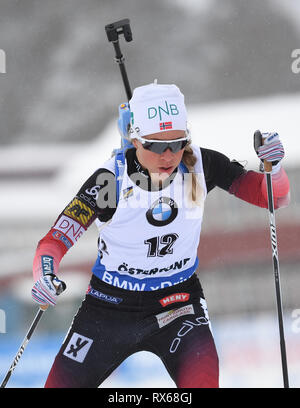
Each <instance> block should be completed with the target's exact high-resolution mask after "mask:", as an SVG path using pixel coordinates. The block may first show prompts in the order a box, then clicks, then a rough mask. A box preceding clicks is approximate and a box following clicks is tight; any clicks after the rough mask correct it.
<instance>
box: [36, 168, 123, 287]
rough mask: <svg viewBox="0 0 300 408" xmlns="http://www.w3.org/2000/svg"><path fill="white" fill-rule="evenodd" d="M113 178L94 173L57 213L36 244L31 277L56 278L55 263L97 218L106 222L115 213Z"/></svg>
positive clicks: (57, 263)
mask: <svg viewBox="0 0 300 408" xmlns="http://www.w3.org/2000/svg"><path fill="white" fill-rule="evenodd" d="M115 200H116V199H115V176H114V174H113V173H111V172H110V171H108V170H106V169H99V170H97V171H96V172H95V173H94V174H93V175H92V176H91V177H90V178H89V179H88V180H87V181H86V182H85V183H84V184H83V185H82V187H81V188H80V190H79V191H78V193H77V194H76V196H75V197H74V198H73V199H72V200H71V201H70V202H69V204H68V205H67V206H66V207H65V208H64V210H63V211H62V212H61V213H60V215H59V216H58V218H57V219H56V221H55V223H54V224H53V226H52V227H51V229H50V230H49V232H48V233H47V234H46V235H45V236H44V237H43V238H42V239H41V240H40V241H39V243H38V246H37V249H36V253H35V256H34V259H33V277H34V280H35V281H36V280H38V279H39V278H40V277H41V276H42V275H44V274H47V273H55V274H57V271H58V267H59V263H60V261H61V259H62V258H63V256H64V255H65V254H66V252H67V251H68V250H69V249H70V248H71V247H72V246H73V245H74V244H75V243H76V242H77V240H78V239H79V238H80V237H81V236H82V234H83V233H84V232H85V231H86V230H87V229H88V227H89V226H90V225H91V224H92V223H93V222H94V221H95V219H96V218H98V219H99V220H100V221H103V222H105V221H108V220H109V219H110V218H111V217H112V216H113V214H114V211H115V209H116V201H115Z"/></svg>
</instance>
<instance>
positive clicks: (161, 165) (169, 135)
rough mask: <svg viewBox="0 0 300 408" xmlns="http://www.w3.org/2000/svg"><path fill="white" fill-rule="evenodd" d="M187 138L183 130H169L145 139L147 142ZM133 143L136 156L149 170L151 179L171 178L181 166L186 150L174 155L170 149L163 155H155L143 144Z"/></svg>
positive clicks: (135, 141) (133, 141) (134, 140)
mask: <svg viewBox="0 0 300 408" xmlns="http://www.w3.org/2000/svg"><path fill="white" fill-rule="evenodd" d="M183 137H185V132H184V131H183V130H168V131H166V132H160V133H153V134H152V135H148V136H145V137H143V139H146V140H176V139H180V138H183ZM132 143H133V145H134V147H135V148H136V155H137V158H138V161H139V162H140V164H141V165H142V166H143V167H144V168H145V169H147V170H148V172H149V174H150V176H151V179H153V180H155V179H158V180H164V179H166V178H167V177H169V176H170V175H171V174H172V173H173V171H174V170H175V169H176V167H177V166H178V165H179V163H180V162H181V159H182V155H183V152H184V149H181V150H179V152H177V153H173V152H172V151H171V150H170V149H167V150H165V151H164V152H163V153H161V154H159V153H154V152H151V151H150V150H147V149H145V148H144V147H143V144H142V143H141V142H140V141H139V140H137V139H133V140H132Z"/></svg>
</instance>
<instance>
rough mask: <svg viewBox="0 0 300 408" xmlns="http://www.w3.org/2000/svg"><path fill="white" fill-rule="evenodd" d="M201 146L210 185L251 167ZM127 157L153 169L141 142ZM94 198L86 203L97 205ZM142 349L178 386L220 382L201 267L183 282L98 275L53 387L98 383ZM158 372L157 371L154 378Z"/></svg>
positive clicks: (103, 214)
mask: <svg viewBox="0 0 300 408" xmlns="http://www.w3.org/2000/svg"><path fill="white" fill-rule="evenodd" d="M201 153H202V159H203V169H204V175H205V181H206V186H207V191H208V192H209V191H211V190H212V189H213V188H214V187H215V186H218V187H220V188H222V189H224V190H226V191H229V189H230V187H231V186H232V183H233V182H234V181H235V180H236V179H238V178H239V177H240V176H241V175H243V174H244V173H245V170H244V169H243V167H242V166H241V165H240V164H238V163H237V162H230V160H229V159H228V158H227V157H226V156H224V155H223V154H221V153H218V152H215V151H213V150H208V149H202V148H201ZM126 160H127V164H128V174H129V176H130V175H131V174H132V173H135V172H136V171H141V172H144V174H145V175H146V176H149V175H148V174H147V171H145V170H143V169H142V168H141V166H140V164H139V163H138V160H137V157H136V154H135V149H130V150H128V151H127V153H126ZM107 171H108V170H106V169H99V170H97V171H96V172H95V173H94V174H93V175H92V176H91V177H90V178H89V179H88V180H87V182H86V183H85V184H84V185H83V186H82V188H81V189H80V190H79V192H78V194H77V196H76V197H77V198H80V199H81V200H84V192H85V191H86V190H87V189H89V188H92V187H93V186H95V184H96V179H97V176H98V174H99V173H101V172H107ZM150 185H151V183H150V177H149V186H150ZM149 188H150V187H149ZM90 200H91V199H90V198H89V201H86V205H91V204H93V205H92V208H93V209H95V207H96V206H95V203H91V201H90ZM114 211H115V209H114V208H102V209H99V208H97V213H96V216H97V217H98V218H99V219H100V220H101V221H107V220H109V219H110V218H111V217H112V215H113V213H114ZM142 350H145V351H150V352H153V353H154V354H156V355H157V356H158V357H160V358H161V360H162V362H163V363H164V365H165V367H166V369H167V371H168V373H169V374H170V376H171V378H172V379H173V380H174V382H175V384H176V386H177V387H180V388H182V387H184V388H190V387H191V388H201V387H203V388H204V387H205V388H206V387H207V388H209V387H218V385H219V383H218V381H219V380H218V378H219V372H218V356H217V352H216V348H215V344H214V340H213V336H212V332H211V330H210V322H209V318H208V314H207V309H206V303H205V300H204V295H203V291H202V287H201V285H200V282H199V280H198V277H197V276H196V275H195V274H194V275H193V276H192V277H191V278H189V279H188V280H187V281H185V282H183V283H179V284H177V285H174V286H171V287H167V288H164V289H159V290H155V291H151V292H147V291H143V292H138V291H130V290H125V289H122V288H117V287H114V286H112V285H109V284H107V283H105V282H103V281H101V280H100V279H99V278H97V277H96V276H95V275H93V276H92V279H91V282H90V285H89V288H88V290H87V294H86V296H85V299H84V301H83V303H82V305H81V307H80V309H79V311H78V313H77V315H76V316H75V318H74V320H73V323H72V326H71V329H70V331H69V333H68V335H67V337H66V339H65V341H64V343H63V345H62V347H61V349H60V351H59V353H58V355H57V356H56V359H55V362H54V364H53V366H52V369H51V371H50V373H49V376H48V379H47V382H46V387H64V388H67V387H68V388H69V387H76V388H79V387H98V386H99V385H100V384H101V383H102V382H103V381H104V380H105V379H106V378H107V377H108V376H109V375H110V374H111V373H112V372H113V370H115V369H116V368H117V367H118V366H119V365H120V363H121V362H122V361H124V360H125V359H126V358H127V357H128V356H130V355H131V354H133V353H135V352H138V351H142ZM152 375H155V373H150V372H149V378H151V376H152Z"/></svg>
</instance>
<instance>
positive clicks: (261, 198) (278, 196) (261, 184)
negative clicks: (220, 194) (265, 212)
mask: <svg viewBox="0 0 300 408" xmlns="http://www.w3.org/2000/svg"><path fill="white" fill-rule="evenodd" d="M272 186H273V199H274V207H275V209H277V208H280V207H281V206H282V204H281V203H284V202H285V201H284V200H283V199H285V198H287V197H288V196H289V190H290V185H289V179H288V177H287V174H286V172H285V171H284V169H283V168H281V169H280V170H279V172H278V173H276V174H274V175H272ZM229 193H231V194H234V195H235V196H236V197H238V198H240V199H241V200H244V201H247V202H248V203H250V204H254V205H257V206H258V207H262V208H268V193H267V186H266V180H265V175H264V174H263V173H257V172H255V171H251V170H250V171H247V173H245V174H242V175H241V176H240V177H238V178H237V179H236V180H235V181H234V182H233V183H232V185H231V187H230V189H229ZM287 201H288V200H287ZM285 203H286V202H285Z"/></svg>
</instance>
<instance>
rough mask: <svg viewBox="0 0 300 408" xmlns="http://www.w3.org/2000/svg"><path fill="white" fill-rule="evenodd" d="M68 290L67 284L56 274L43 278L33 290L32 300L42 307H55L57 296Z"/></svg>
mask: <svg viewBox="0 0 300 408" xmlns="http://www.w3.org/2000/svg"><path fill="white" fill-rule="evenodd" d="M65 289H66V284H65V282H63V281H61V280H59V279H58V277H57V276H56V275H54V273H49V274H46V275H44V276H41V277H40V278H39V280H37V281H36V282H35V284H34V285H33V288H32V290H31V295H32V298H33V300H34V301H35V302H37V303H38V304H39V305H41V306H48V305H51V306H55V305H56V301H57V296H58V295H60V294H61V293H62V292H63V291H64V290H65Z"/></svg>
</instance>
